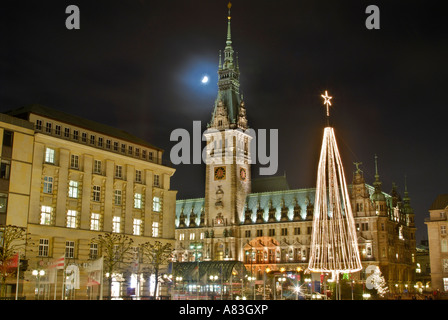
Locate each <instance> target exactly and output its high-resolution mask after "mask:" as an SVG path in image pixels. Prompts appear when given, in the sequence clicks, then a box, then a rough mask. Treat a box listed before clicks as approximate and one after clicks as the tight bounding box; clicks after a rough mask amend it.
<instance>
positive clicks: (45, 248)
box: [38, 239, 50, 257]
mask: <svg viewBox="0 0 448 320" xmlns="http://www.w3.org/2000/svg"><path fill="white" fill-rule="evenodd" d="M49 249H50V240H48V239H39V252H38V255H39V257H48V252H49Z"/></svg>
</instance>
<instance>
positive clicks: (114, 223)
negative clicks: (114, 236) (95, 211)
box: [112, 217, 120, 233]
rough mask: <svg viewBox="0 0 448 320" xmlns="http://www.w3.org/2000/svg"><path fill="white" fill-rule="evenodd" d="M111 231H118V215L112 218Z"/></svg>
mask: <svg viewBox="0 0 448 320" xmlns="http://www.w3.org/2000/svg"><path fill="white" fill-rule="evenodd" d="M112 232H115V233H120V217H113V218H112Z"/></svg>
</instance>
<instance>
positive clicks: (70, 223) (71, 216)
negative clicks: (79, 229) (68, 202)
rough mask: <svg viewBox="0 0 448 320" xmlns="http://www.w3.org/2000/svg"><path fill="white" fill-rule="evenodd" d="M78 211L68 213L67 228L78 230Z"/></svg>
mask: <svg viewBox="0 0 448 320" xmlns="http://www.w3.org/2000/svg"><path fill="white" fill-rule="evenodd" d="M76 216H77V212H76V210H68V211H67V228H76Z"/></svg>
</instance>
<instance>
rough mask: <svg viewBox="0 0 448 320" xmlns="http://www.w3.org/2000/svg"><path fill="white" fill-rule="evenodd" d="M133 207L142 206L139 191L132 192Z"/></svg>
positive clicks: (138, 207)
mask: <svg viewBox="0 0 448 320" xmlns="http://www.w3.org/2000/svg"><path fill="white" fill-rule="evenodd" d="M134 208H136V209H141V208H142V194H141V193H135V194H134Z"/></svg>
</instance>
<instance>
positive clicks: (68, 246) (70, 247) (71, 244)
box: [65, 241, 75, 259]
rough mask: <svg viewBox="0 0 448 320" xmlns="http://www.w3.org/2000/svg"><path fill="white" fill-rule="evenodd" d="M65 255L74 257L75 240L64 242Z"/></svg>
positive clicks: (70, 257)
mask: <svg viewBox="0 0 448 320" xmlns="http://www.w3.org/2000/svg"><path fill="white" fill-rule="evenodd" d="M65 257H66V258H69V259H73V258H74V257H75V241H66V242H65Z"/></svg>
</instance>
